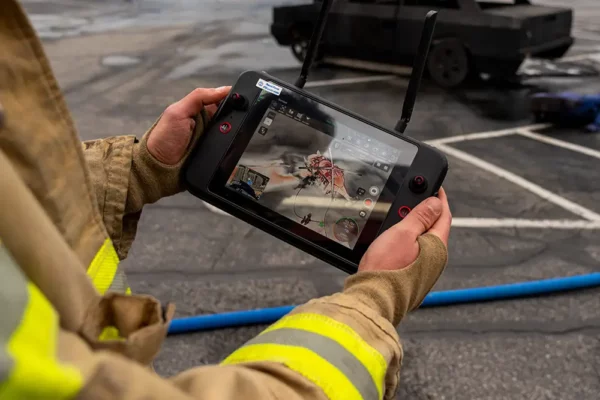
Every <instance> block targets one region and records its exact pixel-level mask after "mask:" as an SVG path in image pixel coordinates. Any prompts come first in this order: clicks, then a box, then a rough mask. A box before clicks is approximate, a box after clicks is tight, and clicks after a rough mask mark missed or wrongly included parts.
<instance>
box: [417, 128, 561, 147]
mask: <svg viewBox="0 0 600 400" xmlns="http://www.w3.org/2000/svg"><path fill="white" fill-rule="evenodd" d="M549 126H550V125H549V124H534V125H526V126H521V127H515V128H508V129H501V130H498V131H488V132H475V133H467V134H465V135H456V136H449V137H443V138H439V139H432V140H426V141H425V143H427V144H430V145H432V146H435V145H438V144H448V143H457V142H466V141H469V140H481V139H490V138H495V137H501V136H508V135H514V134H516V133H517V130H518V129H527V130H535V129H544V128H548V127H549Z"/></svg>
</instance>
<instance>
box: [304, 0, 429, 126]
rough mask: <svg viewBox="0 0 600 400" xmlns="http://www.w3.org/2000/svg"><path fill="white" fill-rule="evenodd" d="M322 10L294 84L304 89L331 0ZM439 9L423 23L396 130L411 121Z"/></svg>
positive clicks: (324, 4) (325, 3)
mask: <svg viewBox="0 0 600 400" xmlns="http://www.w3.org/2000/svg"><path fill="white" fill-rule="evenodd" d="M322 2H323V4H322V5H321V11H320V12H319V18H318V19H317V23H316V25H315V28H314V29H313V32H312V36H311V38H310V42H309V43H308V47H307V49H306V56H305V57H304V62H303V63H302V69H301V70H300V75H299V76H298V78H297V79H296V82H295V83H294V86H296V87H297V88H300V89H302V88H303V87H304V85H305V84H306V81H307V79H308V72H309V70H310V67H311V65H312V63H313V60H314V58H315V53H316V52H317V49H318V47H319V43H320V42H321V37H322V36H323V31H324V30H325V24H326V23H327V17H328V16H329V10H330V9H331V3H332V1H331V0H322ZM437 14H438V13H437V11H429V12H428V13H427V15H426V16H425V23H424V25H423V31H422V32H421V40H420V42H419V47H418V49H417V54H416V57H415V63H414V65H413V69H412V72H411V75H410V81H409V82H408V89H407V90H406V95H405V97H404V104H403V106H402V115H401V117H400V120H399V121H398V122H397V123H396V126H395V128H394V129H395V130H396V132H398V133H400V134H403V133H404V131H405V130H406V127H407V126H408V123H409V122H410V118H411V116H412V112H413V109H414V107H415V102H416V100H417V92H418V91H419V85H420V83H421V79H422V77H423V71H424V70H425V63H426V62H427V56H428V54H429V47H430V46H431V41H432V40H433V33H434V31H435V23H436V20H437Z"/></svg>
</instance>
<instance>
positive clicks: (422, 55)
mask: <svg viewBox="0 0 600 400" xmlns="http://www.w3.org/2000/svg"><path fill="white" fill-rule="evenodd" d="M436 20H437V11H429V12H428V13H427V15H426V16H425V25H424V26H423V31H422V32H421V41H420V43H419V48H418V50H417V56H416V59H415V64H414V65H413V70H412V73H411V75H410V81H409V82H408V89H407V90H406V96H405V98H404V105H403V106H402V116H401V117H400V121H398V123H397V124H396V127H395V128H394V129H395V130H396V131H397V132H399V133H404V131H405V130H406V127H407V126H408V123H409V122H410V117H411V116H412V112H413V109H414V108H415V102H416V101H417V92H418V91H419V84H420V83H421V78H422V77H423V71H424V70H425V63H426V62H427V55H428V54H429V47H430V46H431V41H432V39H433V31H434V30H435V22H436Z"/></svg>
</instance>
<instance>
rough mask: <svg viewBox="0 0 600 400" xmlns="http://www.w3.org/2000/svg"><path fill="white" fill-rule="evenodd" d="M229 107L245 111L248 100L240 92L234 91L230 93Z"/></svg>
mask: <svg viewBox="0 0 600 400" xmlns="http://www.w3.org/2000/svg"><path fill="white" fill-rule="evenodd" d="M231 107H233V109H234V110H237V111H246V108H247V107H248V101H247V100H246V98H245V97H244V96H242V95H241V94H239V93H234V94H232V95H231Z"/></svg>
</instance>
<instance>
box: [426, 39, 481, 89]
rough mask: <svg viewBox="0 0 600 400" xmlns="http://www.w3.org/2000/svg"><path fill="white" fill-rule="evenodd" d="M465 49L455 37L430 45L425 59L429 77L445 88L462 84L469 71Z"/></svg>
mask: <svg viewBox="0 0 600 400" xmlns="http://www.w3.org/2000/svg"><path fill="white" fill-rule="evenodd" d="M470 69H471V68H470V61H469V55H468V54H467V50H466V49H465V47H464V46H463V45H462V43H461V42H460V41H458V40H455V39H444V40H440V41H439V42H437V43H435V44H434V45H432V48H431V49H430V51H429V57H428V59H427V72H429V76H430V77H431V79H432V80H433V81H434V82H435V83H437V84H438V85H440V86H442V87H445V88H452V87H456V86H459V85H460V84H462V83H463V82H464V81H465V80H466V79H467V77H468V76H469V72H470Z"/></svg>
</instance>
